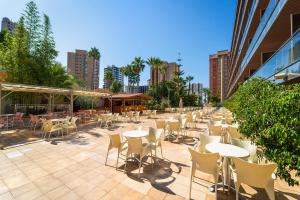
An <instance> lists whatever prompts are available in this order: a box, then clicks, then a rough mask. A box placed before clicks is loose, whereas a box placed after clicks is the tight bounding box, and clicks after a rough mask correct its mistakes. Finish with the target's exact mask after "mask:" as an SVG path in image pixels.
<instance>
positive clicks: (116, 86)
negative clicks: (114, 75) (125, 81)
mask: <svg viewBox="0 0 300 200" xmlns="http://www.w3.org/2000/svg"><path fill="white" fill-rule="evenodd" d="M122 87H123V85H122V83H121V82H120V81H117V80H114V81H113V82H112V84H111V86H110V90H111V91H112V92H113V93H119V92H121V91H122Z"/></svg>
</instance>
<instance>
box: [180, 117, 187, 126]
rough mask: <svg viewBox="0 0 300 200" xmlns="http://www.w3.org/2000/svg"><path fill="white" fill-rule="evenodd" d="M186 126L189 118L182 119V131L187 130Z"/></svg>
mask: <svg viewBox="0 0 300 200" xmlns="http://www.w3.org/2000/svg"><path fill="white" fill-rule="evenodd" d="M186 124H187V118H181V119H180V127H181V128H182V129H185V128H186Z"/></svg>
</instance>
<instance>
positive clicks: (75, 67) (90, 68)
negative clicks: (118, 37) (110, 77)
mask: <svg viewBox="0 0 300 200" xmlns="http://www.w3.org/2000/svg"><path fill="white" fill-rule="evenodd" d="M99 69H100V64H99V60H96V59H94V58H92V57H89V56H88V52H87V51H85V50H79V49H76V50H75V52H68V73H69V74H71V75H74V76H77V77H79V78H81V79H83V80H85V81H86V84H87V89H90V90H94V89H97V88H99Z"/></svg>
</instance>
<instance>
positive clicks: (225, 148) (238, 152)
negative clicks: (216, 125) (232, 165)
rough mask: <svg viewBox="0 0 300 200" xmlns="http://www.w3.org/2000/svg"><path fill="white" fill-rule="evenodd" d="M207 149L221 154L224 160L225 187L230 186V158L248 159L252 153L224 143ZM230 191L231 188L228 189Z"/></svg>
mask: <svg viewBox="0 0 300 200" xmlns="http://www.w3.org/2000/svg"><path fill="white" fill-rule="evenodd" d="M205 149H206V150H207V151H208V152H210V153H219V155H220V156H222V157H223V158H224V159H223V175H224V185H227V186H228V185H229V182H228V181H230V177H229V175H230V173H229V159H230V158H247V157H248V156H249V155H250V153H249V151H248V150H246V149H243V148H241V147H238V146H235V145H232V144H224V143H217V142H216V143H209V144H207V145H205ZM228 190H229V188H228Z"/></svg>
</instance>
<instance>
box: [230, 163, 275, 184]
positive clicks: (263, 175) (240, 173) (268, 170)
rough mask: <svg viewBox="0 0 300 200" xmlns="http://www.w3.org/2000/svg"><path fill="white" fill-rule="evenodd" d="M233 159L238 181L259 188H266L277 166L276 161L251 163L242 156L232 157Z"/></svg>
mask: <svg viewBox="0 0 300 200" xmlns="http://www.w3.org/2000/svg"><path fill="white" fill-rule="evenodd" d="M232 161H233V163H234V166H235V169H236V173H237V179H238V181H239V182H241V183H245V184H247V185H250V186H253V187H259V188H264V187H265V186H266V185H267V184H268V183H269V181H271V180H272V173H273V172H274V171H275V169H276V167H277V166H276V164H274V163H272V164H256V163H249V162H247V161H244V160H242V159H240V158H232ZM249 172H251V173H249ZM254 174H255V176H254Z"/></svg>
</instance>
